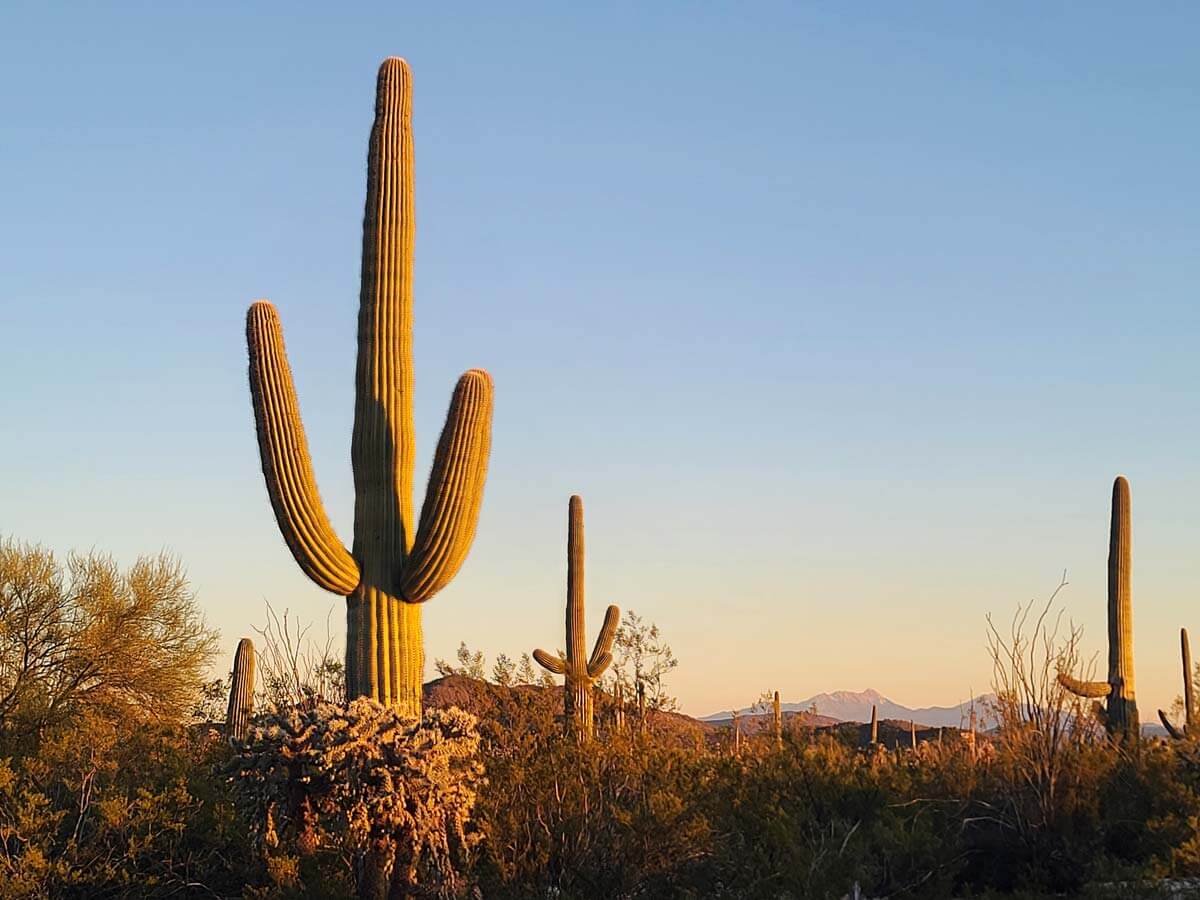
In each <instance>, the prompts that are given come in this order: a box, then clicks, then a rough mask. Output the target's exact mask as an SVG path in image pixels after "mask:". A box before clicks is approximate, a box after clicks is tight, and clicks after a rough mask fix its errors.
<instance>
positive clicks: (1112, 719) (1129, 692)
mask: <svg viewBox="0 0 1200 900" xmlns="http://www.w3.org/2000/svg"><path fill="white" fill-rule="evenodd" d="M1130 506H1131V503H1130V499H1129V482H1128V481H1126V480H1125V476H1123V475H1118V476H1117V478H1116V481H1114V482H1113V490H1112V520H1111V523H1110V525H1109V538H1108V681H1081V680H1080V679H1077V678H1072V677H1071V676H1070V675H1069V674H1068V673H1066V672H1060V673H1059V674H1058V680H1059V683H1060V684H1062V686H1063V687H1065V688H1066V689H1067V690H1068V691H1070V692H1071V693H1072V694H1075V695H1077V696H1079V697H1086V698H1090V699H1093V700H1095V699H1099V698H1101V697H1107V698H1108V699H1107V706H1106V708H1105V710H1104V711H1103V712H1102V713H1101V715H1100V718H1101V720H1102V721H1103V722H1104V727H1105V729H1107V731H1108V733H1109V734H1110V735H1113V736H1115V737H1119V736H1126V735H1128V736H1136V735H1137V733H1138V712H1137V700H1136V697H1135V693H1134V681H1133V597H1132V590H1131V585H1130V580H1131V570H1132V557H1133V535H1132V528H1131V525H1130Z"/></svg>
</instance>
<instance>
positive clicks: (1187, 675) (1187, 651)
mask: <svg viewBox="0 0 1200 900" xmlns="http://www.w3.org/2000/svg"><path fill="white" fill-rule="evenodd" d="M1179 655H1180V656H1181V657H1182V658H1183V723H1184V724H1183V727H1182V728H1176V727H1175V726H1174V725H1172V724H1171V720H1170V719H1168V718H1167V714H1166V713H1165V712H1163V711H1162V710H1161V709H1160V710H1159V711H1158V718H1159V719H1160V720H1161V721H1162V723H1163V727H1164V728H1166V729H1167V733H1168V734H1169V735H1171V737H1173V738H1175V740H1177V741H1179V740H1183V739H1184V738H1189V737H1194V736H1195V734H1196V732H1195V729H1193V728H1192V717H1193V716H1194V715H1195V711H1196V706H1195V698H1194V697H1193V696H1192V680H1193V679H1194V678H1195V673H1194V671H1193V670H1192V645H1191V643H1190V642H1189V641H1188V633H1187V629H1186V628H1180V629H1179Z"/></svg>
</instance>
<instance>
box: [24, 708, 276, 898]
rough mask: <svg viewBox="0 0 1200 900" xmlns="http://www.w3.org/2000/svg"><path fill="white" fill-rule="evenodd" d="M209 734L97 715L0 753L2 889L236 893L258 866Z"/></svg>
mask: <svg viewBox="0 0 1200 900" xmlns="http://www.w3.org/2000/svg"><path fill="white" fill-rule="evenodd" d="M226 756H227V749H226V748H225V747H224V745H223V744H221V743H220V742H219V741H217V740H215V739H212V738H211V737H210V736H209V735H208V734H206V733H202V732H201V733H195V732H193V731H191V730H189V729H187V728H184V727H180V726H162V725H155V724H151V723H145V722H135V723H133V724H129V725H122V724H116V723H114V722H113V721H111V720H109V719H107V718H105V717H102V716H98V715H96V714H93V713H88V714H84V715H83V716H81V717H80V718H79V719H78V720H77V721H76V723H75V724H74V726H73V727H71V728H63V729H60V730H58V731H56V732H54V733H50V734H46V735H44V737H43V740H42V741H41V743H40V745H39V746H38V748H37V752H36V753H33V754H29V755H25V756H20V757H9V758H6V759H4V760H0V896H3V897H5V898H26V897H27V898H49V897H54V898H60V897H61V898H74V897H78V898H85V897H88V898H91V897H96V898H101V897H147V898H151V897H168V896H181V895H182V896H189V895H200V894H207V895H209V896H212V895H214V894H215V895H217V896H236V895H238V894H240V893H241V890H242V886H243V885H244V884H246V883H247V882H253V881H254V879H255V877H256V876H255V874H254V872H255V870H256V867H257V864H256V862H255V861H254V860H253V859H252V858H251V856H250V854H249V853H248V850H247V848H245V842H244V840H243V837H244V835H245V832H246V828H247V826H246V823H244V822H241V821H239V818H238V815H237V812H236V810H235V807H234V804H233V801H232V797H231V796H230V795H229V792H228V791H227V790H226V788H225V786H224V785H223V784H222V783H221V781H220V780H219V779H216V778H214V777H213V776H212V773H213V772H214V771H215V767H217V766H220V765H222V764H223V760H224V759H225V757H226Z"/></svg>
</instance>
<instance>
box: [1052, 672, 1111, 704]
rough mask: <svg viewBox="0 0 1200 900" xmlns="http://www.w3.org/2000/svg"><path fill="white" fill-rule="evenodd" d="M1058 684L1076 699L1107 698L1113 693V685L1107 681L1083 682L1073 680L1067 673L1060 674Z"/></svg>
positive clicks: (1077, 679)
mask: <svg viewBox="0 0 1200 900" xmlns="http://www.w3.org/2000/svg"><path fill="white" fill-rule="evenodd" d="M1058 683H1059V684H1061V685H1062V686H1063V687H1065V688H1066V689H1067V690H1068V691H1070V692H1071V693H1072V694H1074V695H1075V696H1076V697H1084V698H1086V699H1088V700H1096V699H1098V698H1100V697H1107V696H1108V695H1109V694H1111V693H1112V685H1111V684H1109V683H1108V682H1107V681H1083V680H1081V679H1079V678H1072V677H1071V676H1070V675H1068V674H1067V673H1066V672H1059V673H1058Z"/></svg>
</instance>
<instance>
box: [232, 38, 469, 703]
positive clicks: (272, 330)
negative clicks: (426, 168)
mask: <svg viewBox="0 0 1200 900" xmlns="http://www.w3.org/2000/svg"><path fill="white" fill-rule="evenodd" d="M411 82H412V77H411V74H410V73H409V69H408V64H407V63H405V62H404V60H401V59H395V58H393V59H388V60H385V61H384V63H383V65H381V66H380V68H379V76H378V80H377V83H376V97H375V121H374V124H373V126H372V128H371V138H370V145H369V151H368V157H367V199H366V206H365V210H364V214H363V245H362V251H363V252H362V270H361V277H362V282H361V289H360V292H359V314H358V364H357V367H356V375H355V389H356V394H355V398H356V399H355V407H354V428H353V435H352V437H351V447H350V457H351V463H352V465H353V470H354V541H353V548H352V550H351V551H348V550H347V549H346V548H345V546H344V545H343V544H342V543H341V541H340V540H339V539H338V537H337V535H336V533H335V532H334V530H333V527H332V526H331V525H330V523H329V519H328V517H327V516H326V514H325V511H324V508H323V506H322V504H321V499H320V496H319V494H318V492H317V486H316V480H315V478H314V476H313V472H312V464H311V462H310V460H309V455H308V446H307V440H306V438H305V435H304V428H303V426H302V424H301V421H300V412H299V405H298V403H297V401H296V394H295V388H294V387H293V384H292V376H291V371H290V369H289V367H288V362H287V354H286V351H285V349H284V344H283V331H282V328H281V327H280V324H279V318H278V315H277V313H276V312H275V308H274V307H273V306H272V305H271V304H270V303H267V302H266V301H259V302H257V303H255V304H253V305H252V306H251V307H250V311H249V313H248V314H247V322H246V337H247V344H248V346H249V352H250V394H251V399H252V401H253V406H254V414H255V422H256V425H257V429H258V439H259V451H260V455H261V458H262V467H263V475H264V477H265V478H266V482H267V492H268V494H269V496H270V499H271V505H272V507H273V509H274V511H275V518H276V521H277V522H278V524H279V528H280V531H281V532H282V533H283V537H284V540H285V541H286V542H287V544H288V547H289V548H290V549H291V551H292V555H293V556H294V557H295V558H296V561H297V563H299V565H300V567H301V569H302V570H303V571H304V572H305V574H307V575H308V576H309V577H310V578H311V579H312V580H313V581H314V582H316V583H317V585H318V586H320V587H322V588H325V589H326V590H328V591H332V592H334V593H339V594H342V595H343V596H345V597H346V689H347V695H348V697H349V698H351V699H353V698H355V697H360V696H365V697H372V698H374V699H375V700H378V701H380V702H381V703H385V704H389V705H391V706H394V707H396V708H398V709H400V710H401V711H403V712H405V713H407V714H409V715H419V714H420V711H421V682H422V676H423V674H424V667H425V659H424V647H423V641H422V633H421V607H420V604H422V603H424V602H425V601H426V600H429V599H430V598H431V597H433V596H434V595H435V594H436V593H437V592H438V591H440V590H441V589H442V588H443V587H445V586H446V585H447V584H448V583H449V582H450V581H451V580H452V579H453V578H454V576H455V575H456V574H457V573H458V570H459V569H460V568H461V566H462V563H463V561H464V559H465V558H466V555H467V552H468V550H469V549H470V546H471V542H472V540H473V539H474V536H475V526H476V523H477V522H478V518H479V508H480V505H481V503H482V500H483V486H484V482H485V480H486V477H487V463H488V455H489V451H490V444H491V417H492V382H491V378H490V377H489V376H488V374H487V373H486V372H484V371H482V370H478V369H472V370H470V371H468V372H467V373H465V374H464V375H463V376H462V377H461V378H460V379H459V381H458V384H457V385H456V386H455V390H454V394H453V396H452V398H451V401H450V408H449V410H448V412H447V415H446V424H445V426H444V428H443V430H442V435H441V439H440V440H439V441H438V446H437V450H436V452H435V454H434V460H433V465H432V466H431V468H430V474H429V485H428V487H427V489H426V492H425V501H424V505H423V506H422V508H421V514H420V516H419V518H418V519H417V522H418V525H417V527H416V528H415V530H414V526H413V522H414V517H413V503H412V487H413V468H414V465H415V456H416V450H415V438H414V432H413V422H412V418H413V415H412V407H413V402H412V394H413V371H412V267H413V252H412V251H413V238H414V227H415V219H414V214H413V140H412V122H411V120H412V83H411Z"/></svg>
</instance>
